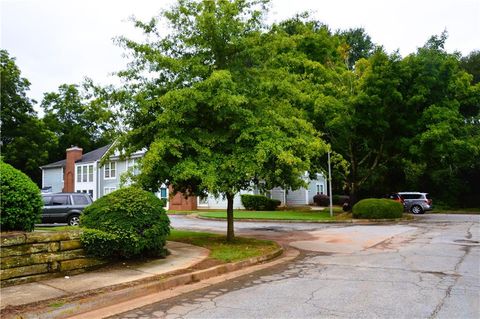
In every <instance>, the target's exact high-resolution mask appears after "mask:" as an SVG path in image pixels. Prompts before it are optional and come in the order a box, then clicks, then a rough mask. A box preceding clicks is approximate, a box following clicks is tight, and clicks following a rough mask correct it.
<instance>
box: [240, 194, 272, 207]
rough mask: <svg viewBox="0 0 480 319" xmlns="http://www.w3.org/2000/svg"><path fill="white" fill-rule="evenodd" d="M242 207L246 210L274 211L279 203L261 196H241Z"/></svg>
mask: <svg viewBox="0 0 480 319" xmlns="http://www.w3.org/2000/svg"><path fill="white" fill-rule="evenodd" d="M241 200H242V205H243V206H244V207H245V209H248V210H275V209H276V208H277V207H278V206H279V205H280V203H281V202H280V201H279V200H276V199H270V198H268V197H266V196H263V195H248V194H243V195H241Z"/></svg>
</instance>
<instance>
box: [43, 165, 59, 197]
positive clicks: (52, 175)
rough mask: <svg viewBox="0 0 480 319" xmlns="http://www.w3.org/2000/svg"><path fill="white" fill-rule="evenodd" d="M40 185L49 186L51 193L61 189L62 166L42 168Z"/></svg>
mask: <svg viewBox="0 0 480 319" xmlns="http://www.w3.org/2000/svg"><path fill="white" fill-rule="evenodd" d="M42 171H43V174H42V177H43V180H42V187H51V188H52V193H60V192H62V190H63V168H62V167H54V168H44V169H43V170H42Z"/></svg>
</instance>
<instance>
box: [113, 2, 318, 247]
mask: <svg viewBox="0 0 480 319" xmlns="http://www.w3.org/2000/svg"><path fill="white" fill-rule="evenodd" d="M266 3H267V1H243V0H236V1H226V0H219V1H199V2H197V1H179V2H178V4H177V5H176V6H175V7H173V8H172V9H171V10H169V11H166V12H164V13H163V15H162V17H163V18H164V19H165V21H166V22H167V24H168V25H169V26H170V33H169V35H168V36H161V35H159V34H158V32H157V23H156V21H155V20H152V21H151V22H150V23H141V22H137V26H139V27H141V28H143V30H144V31H145V32H146V33H147V34H148V35H149V36H150V41H149V42H148V43H136V42H133V41H130V40H127V39H120V41H121V43H123V44H124V45H125V46H126V47H127V48H128V49H130V50H131V52H132V55H133V56H134V57H135V59H134V61H133V62H132V64H131V68H130V69H129V70H127V71H125V72H121V73H120V75H121V76H123V77H124V78H125V79H126V80H127V81H129V85H128V86H127V87H126V89H125V91H124V92H128V94H126V93H125V94H121V93H118V92H117V94H115V97H118V96H122V97H125V96H127V99H128V102H127V103H125V105H126V106H127V107H126V109H125V110H124V111H125V113H126V114H127V115H128V120H127V123H128V125H129V126H130V128H131V130H130V131H129V133H128V134H126V135H125V136H124V138H123V139H122V141H121V143H119V147H122V148H125V149H127V150H130V151H134V150H138V149H141V148H144V147H148V152H147V153H146V156H145V158H144V160H143V164H142V174H141V175H140V176H139V182H140V183H141V184H142V185H143V186H144V187H147V188H150V189H152V190H154V189H158V187H159V185H161V184H162V183H164V182H165V181H168V183H169V184H171V185H173V186H174V187H175V189H176V190H178V191H182V192H184V193H186V194H195V195H200V196H204V195H206V194H207V193H209V194H214V195H216V196H223V197H224V198H226V199H227V216H228V226H227V238H228V240H233V238H234V228H233V199H234V196H235V194H237V193H238V192H240V191H241V190H245V189H248V188H250V187H252V186H253V185H254V184H259V183H260V182H261V185H263V187H266V188H270V187H275V186H282V187H285V188H293V189H295V188H298V187H300V186H302V185H303V183H304V182H303V181H302V179H301V176H302V175H303V174H304V173H305V171H308V170H310V168H311V164H312V163H311V161H312V159H313V158H314V157H315V156H317V155H318V154H321V153H323V152H324V151H325V149H326V146H325V145H324V144H323V142H322V140H321V139H320V138H319V136H318V134H317V133H316V132H315V130H314V128H313V127H312V125H311V124H309V123H308V121H306V120H305V119H304V113H303V112H302V110H301V109H299V108H295V107H294V106H295V105H294V103H296V102H298V101H299V99H301V97H302V96H303V94H302V92H301V90H300V88H299V84H298V83H297V82H296V81H294V78H292V77H291V76H290V75H289V72H288V70H286V69H285V68H281V67H276V66H275V65H274V63H273V62H274V61H275V55H274V52H273V51H270V52H269V51H267V50H266V47H267V43H268V40H269V38H268V37H266V36H265V35H264V34H263V32H262V30H263V29H262V28H263V16H264V14H265V12H266V11H265V10H266V8H265V5H266ZM146 71H147V72H146Z"/></svg>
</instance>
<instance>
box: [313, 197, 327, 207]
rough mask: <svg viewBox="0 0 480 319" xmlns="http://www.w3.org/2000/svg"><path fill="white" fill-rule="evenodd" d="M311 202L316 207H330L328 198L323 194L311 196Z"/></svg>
mask: <svg viewBox="0 0 480 319" xmlns="http://www.w3.org/2000/svg"><path fill="white" fill-rule="evenodd" d="M313 202H314V203H315V205H317V206H330V197H328V196H327V195H323V194H317V195H315V196H313Z"/></svg>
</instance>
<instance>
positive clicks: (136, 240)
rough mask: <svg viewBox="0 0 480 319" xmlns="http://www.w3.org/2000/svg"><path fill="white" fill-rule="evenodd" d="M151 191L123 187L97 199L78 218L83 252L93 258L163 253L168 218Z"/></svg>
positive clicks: (160, 254)
mask: <svg viewBox="0 0 480 319" xmlns="http://www.w3.org/2000/svg"><path fill="white" fill-rule="evenodd" d="M162 205H163V202H162V201H161V200H160V199H159V198H158V197H156V196H155V195H154V194H153V193H150V192H147V191H144V190H141V189H138V188H135V187H126V188H121V189H119V190H117V191H114V192H112V193H110V194H108V195H106V196H103V197H101V198H99V199H97V200H96V201H95V202H93V204H91V205H90V206H88V207H86V208H85V209H84V211H83V214H82V216H81V218H80V225H81V226H82V227H84V228H85V229H84V232H83V234H82V236H81V240H82V243H83V245H84V247H85V249H86V251H87V253H89V254H91V255H94V256H97V257H120V258H131V257H136V256H165V254H166V253H167V251H166V250H165V248H164V246H165V241H166V237H167V236H168V235H169V233H170V220H169V219H168V216H167V214H166V213H165V210H164V209H163V207H162Z"/></svg>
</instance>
